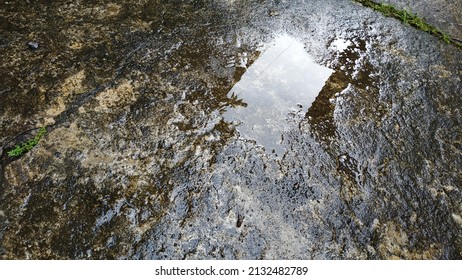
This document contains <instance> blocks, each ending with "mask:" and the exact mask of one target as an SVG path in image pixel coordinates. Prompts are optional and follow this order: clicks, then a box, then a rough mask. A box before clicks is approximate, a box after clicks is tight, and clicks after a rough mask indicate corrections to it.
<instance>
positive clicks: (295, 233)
mask: <svg viewBox="0 0 462 280" xmlns="http://www.w3.org/2000/svg"><path fill="white" fill-rule="evenodd" d="M451 12H456V11H453V10H450V9H449V10H447V11H446V14H451ZM0 15H1V16H0V18H1V21H0V28H1V29H2V32H1V35H0V49H1V51H2V56H0V62H1V65H2V67H1V68H0V71H1V73H0V74H1V75H0V97H1V103H0V128H1V130H0V131H1V133H0V143H1V149H0V154H1V157H0V163H1V165H0V183H1V184H0V257H1V258H2V259H18V258H19V259H23V258H27V259H49V258H58V259H68V258H70V259H100V258H106V259H112V258H114V259H276V258H282V259H391V258H404V259H460V258H462V255H461V252H462V238H461V230H462V198H461V191H462V190H461V188H462V173H461V171H460V170H461V167H462V157H461V140H462V139H461V135H462V131H461V116H462V114H461V112H460V104H462V102H461V101H462V100H461V96H460V94H459V93H460V92H462V81H461V77H462V66H461V65H460V63H459V62H460V61H461V60H462V52H461V51H460V50H458V49H456V48H455V47H454V46H451V45H445V44H444V43H442V42H441V41H439V40H438V39H437V38H434V37H432V36H431V35H429V34H426V33H423V32H420V31H418V30H415V29H413V28H411V27H409V26H406V25H402V24H401V23H399V22H398V21H396V20H394V19H389V18H385V17H383V16H382V15H380V14H378V13H376V12H374V11H371V10H368V9H365V8H364V7H362V6H361V5H358V4H356V3H354V2H350V1H334V0H332V1H271V3H266V2H265V1H250V0H249V1H231V0H216V1H160V0H159V1H130V4H128V3H125V2H124V1H74V2H65V1H53V3H49V2H38V3H35V2H34V4H31V3H27V1H9V2H8V3H7V4H5V5H2V7H0ZM18 15H21V16H18ZM451 15H452V14H451ZM281 36H282V37H283V38H284V36H285V38H290V40H289V41H290V42H291V43H289V47H290V48H291V47H292V46H296V47H297V48H296V52H297V53H299V56H298V57H302V58H303V59H295V62H290V63H289V64H287V63H286V64H284V63H285V62H287V61H290V59H291V58H290V56H289V57H287V56H285V54H287V53H285V52H284V51H285V50H286V49H290V48H288V47H283V48H282V50H281V49H278V48H276V51H275V52H276V53H278V52H280V54H276V58H281V59H282V61H279V62H281V64H279V62H278V61H277V59H270V60H269V63H267V65H266V64H265V65H266V66H260V67H263V68H259V69H260V70H259V69H258V67H259V66H258V65H259V63H260V62H259V59H261V58H263V57H265V56H266V55H268V52H271V46H274V45H275V44H276V43H277V42H278V38H281ZM30 42H33V43H36V44H37V46H38V48H34V49H31V48H30V46H29V45H28V44H29V43H30ZM275 42H276V43H275ZM276 45H277V44H276ZM310 63H312V65H311V64H310ZM302 64H303V65H302ZM281 65H282V66H281ZM291 65H292V66H294V67H295V69H297V70H296V72H297V75H298V74H299V75H300V77H297V76H296V75H289V76H290V78H291V79H288V78H283V77H282V76H283V75H277V74H275V73H277V71H278V69H279V68H281V69H279V70H281V71H283V72H284V71H287V69H288V68H290V66H291ZM307 65H311V66H310V67H306V66H307ZM253 67H256V68H253ZM304 67H305V68H304ZM308 68H309V69H308ZM310 69H311V70H313V69H315V71H314V72H310V71H309V70H310ZM316 69H318V70H316ZM320 69H325V70H326V71H327V72H325V73H326V74H325V75H324V74H321V72H320V71H321V70H320ZM323 73H324V72H323ZM252 75H254V76H252ZM255 75H256V76H255ZM315 75H320V76H318V77H319V79H321V80H319V79H318V78H316V79H315V78H314V76H315ZM256 77H257V78H256ZM304 77H305V78H304ZM292 78H293V79H292ZM265 79H266V80H265ZM300 80H305V81H306V83H307V85H304V84H303V82H301V81H300ZM294 81H296V82H294ZM284 82H286V83H287V84H284ZM240 83H244V85H240ZM294 83H295V84H297V86H295V87H294V86H293V85H294ZM268 84H270V85H268ZM300 85H302V86H300ZM304 86H306V87H304ZM243 89H244V90H246V91H247V90H249V92H247V93H246V94H242V91H243ZM295 91H297V92H295ZM236 92H237V93H236ZM233 93H236V94H233ZM271 94H274V96H276V97H277V98H276V97H275V98H272V97H271ZM285 96H287V98H285ZM294 96H296V100H295V99H294V100H293V101H292V99H291V98H292V97H294ZM298 99H302V100H300V101H298ZM278 100H279V101H278ZM255 101H259V102H260V101H264V102H265V104H264V106H266V107H265V108H267V109H263V110H262V106H263V105H261V104H260V103H258V102H255ZM293 103H295V104H293ZM298 103H300V105H301V106H299V105H298ZM245 106H247V107H245ZM286 107H288V108H286ZM271 108H276V109H277V110H278V112H279V113H278V114H269V115H267V116H266V117H264V118H266V119H268V123H269V124H270V128H271V127H274V126H276V125H277V126H278V127H281V126H282V129H277V130H276V133H274V131H272V129H270V128H268V127H266V128H265V127H264V128H263V129H261V131H257V132H255V131H252V130H251V129H250V130H248V131H247V132H245V131H244V130H245V128H243V123H249V121H250V122H251V121H257V123H258V120H255V118H253V117H252V118H247V117H248V115H250V114H253V113H255V112H257V113H258V112H263V113H267V112H266V111H268V110H270V109H271ZM243 109H246V110H249V111H247V112H248V113H244V114H242V115H239V114H238V113H236V112H239V110H243ZM230 114H231V115H233V116H234V118H235V119H232V118H230V117H229V116H230ZM257 117H258V118H260V119H261V115H258V116H257ZM246 118H247V119H246ZM43 126H46V127H47V131H48V132H47V133H46V134H45V136H44V137H43V139H42V140H41V141H40V143H39V144H38V145H37V146H36V147H35V148H34V149H32V150H31V151H30V152H28V153H26V154H24V155H23V156H21V157H18V158H10V157H9V156H8V155H7V151H9V150H10V149H11V148H13V147H14V146H15V145H18V144H19V143H21V142H22V141H25V140H27V139H30V138H31V137H33V136H34V135H35V133H36V132H37V130H38V128H40V127H43ZM254 126H255V124H254ZM259 133H260V134H262V135H263V138H258V134H259ZM279 136H280V137H279ZM276 137H277V139H275V138H276ZM268 138H270V140H272V141H273V142H271V143H277V146H276V148H277V149H278V153H277V154H274V153H272V152H271V149H272V148H274V147H272V146H271V145H272V144H271V143H270V144H271V145H268V144H265V143H264V142H262V141H261V139H268ZM265 145H266V146H265Z"/></svg>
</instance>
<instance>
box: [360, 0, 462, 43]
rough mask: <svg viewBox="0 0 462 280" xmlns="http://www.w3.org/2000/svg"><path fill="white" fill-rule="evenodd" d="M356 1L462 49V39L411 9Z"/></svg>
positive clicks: (365, 0)
mask: <svg viewBox="0 0 462 280" xmlns="http://www.w3.org/2000/svg"><path fill="white" fill-rule="evenodd" d="M354 1H355V2H358V3H360V4H362V5H363V6H365V7H368V8H372V9H374V10H375V11H378V12H380V13H382V14H383V15H385V16H387V17H392V18H396V19H398V20H400V21H401V22H403V23H405V24H409V25H411V26H413V27H415V28H417V29H419V30H422V31H424V32H427V33H430V34H432V35H434V36H436V37H438V38H440V39H441V40H443V41H444V42H445V43H446V44H452V45H454V46H456V47H458V48H459V49H462V41H460V40H458V39H456V38H453V37H451V36H450V35H449V34H446V33H444V32H442V31H441V30H439V29H438V28H436V27H434V26H433V25H431V24H428V23H427V22H425V20H424V19H423V18H421V17H419V16H417V15H415V14H413V13H411V12H409V11H406V10H400V9H398V8H396V7H394V6H392V5H387V4H382V3H377V2H374V1H371V0H354Z"/></svg>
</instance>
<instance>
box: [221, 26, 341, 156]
mask: <svg viewBox="0 0 462 280" xmlns="http://www.w3.org/2000/svg"><path fill="white" fill-rule="evenodd" d="M332 72H333V70H331V69H329V68H327V67H324V66H321V65H319V64H316V63H315V62H314V61H313V59H312V57H310V55H308V53H307V52H306V50H305V48H304V46H303V44H302V43H301V42H299V41H297V40H296V39H295V38H293V37H291V36H289V35H280V36H278V37H276V38H275V40H274V41H273V42H271V43H269V44H268V45H266V46H265V47H264V48H263V50H262V55H261V56H260V57H259V58H258V59H257V60H256V61H255V62H254V63H253V64H252V65H251V66H250V67H249V68H248V69H247V71H246V72H245V73H244V75H243V76H242V78H241V80H240V81H239V82H238V83H236V84H235V85H234V87H233V88H232V89H231V91H230V92H229V94H228V95H229V96H231V95H232V94H233V93H234V94H235V95H237V96H238V98H240V99H242V100H243V102H245V103H247V107H236V108H229V109H228V110H227V111H226V112H225V113H224V118H225V120H227V121H233V122H238V123H240V124H239V125H238V127H237V129H238V131H239V133H240V135H241V137H243V138H246V139H253V140H255V141H257V143H258V144H259V145H262V146H264V147H265V149H266V151H267V152H269V153H271V152H272V151H273V150H274V151H275V152H276V154H278V155H282V154H283V153H284V151H285V149H284V147H283V146H282V145H281V139H282V137H281V135H282V134H283V132H284V131H285V129H286V128H287V121H286V116H287V114H288V113H290V112H291V111H293V110H299V109H300V107H302V110H303V111H304V112H306V111H307V109H308V108H309V107H310V106H311V103H312V102H313V101H314V100H315V98H316V96H317V94H318V93H319V91H321V89H322V87H323V86H324V83H325V81H326V80H327V79H328V78H329V76H330V75H331V74H332Z"/></svg>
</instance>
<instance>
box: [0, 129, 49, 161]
mask: <svg viewBox="0 0 462 280" xmlns="http://www.w3.org/2000/svg"><path fill="white" fill-rule="evenodd" d="M46 132H47V130H46V128H45V127H42V128H40V129H39V131H38V132H37V134H36V135H35V137H34V138H32V139H29V140H27V141H25V142H23V143H21V144H19V145H16V146H15V147H14V148H13V149H12V150H10V151H8V156H10V157H19V156H21V155H23V154H25V153H27V152H28V151H30V150H32V148H34V147H35V146H36V145H37V144H38V142H39V141H40V139H42V137H43V135H45V133H46Z"/></svg>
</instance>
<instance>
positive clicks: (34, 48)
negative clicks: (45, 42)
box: [27, 42, 39, 50]
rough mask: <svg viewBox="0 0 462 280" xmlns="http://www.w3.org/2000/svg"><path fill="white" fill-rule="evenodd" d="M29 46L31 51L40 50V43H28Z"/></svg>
mask: <svg viewBox="0 0 462 280" xmlns="http://www.w3.org/2000/svg"><path fill="white" fill-rule="evenodd" d="M27 46H28V47H29V49H31V50H36V49H38V48H39V43H37V42H28V43H27Z"/></svg>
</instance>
